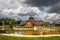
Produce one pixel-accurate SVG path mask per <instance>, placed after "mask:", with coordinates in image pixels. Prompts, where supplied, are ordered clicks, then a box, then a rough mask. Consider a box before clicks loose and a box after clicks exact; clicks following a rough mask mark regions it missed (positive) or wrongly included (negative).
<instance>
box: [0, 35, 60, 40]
mask: <svg viewBox="0 0 60 40" xmlns="http://www.w3.org/2000/svg"><path fill="white" fill-rule="evenodd" d="M0 40H60V37H58V36H55V37H14V36H1V35H0Z"/></svg>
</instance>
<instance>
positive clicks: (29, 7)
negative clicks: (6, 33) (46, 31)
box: [0, 0, 60, 21]
mask: <svg viewBox="0 0 60 40" xmlns="http://www.w3.org/2000/svg"><path fill="white" fill-rule="evenodd" d="M29 16H33V17H34V18H35V19H36V20H44V21H60V0H0V18H13V19H16V20H18V19H21V20H27V19H28V18H29Z"/></svg>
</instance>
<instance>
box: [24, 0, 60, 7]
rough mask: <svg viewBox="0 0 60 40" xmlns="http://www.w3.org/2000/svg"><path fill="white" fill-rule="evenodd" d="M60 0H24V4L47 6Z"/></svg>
mask: <svg viewBox="0 0 60 40" xmlns="http://www.w3.org/2000/svg"><path fill="white" fill-rule="evenodd" d="M59 1H60V0H26V2H25V3H26V4H29V5H31V6H49V5H53V4H56V3H58V2H59Z"/></svg>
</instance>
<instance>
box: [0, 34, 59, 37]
mask: <svg viewBox="0 0 60 40" xmlns="http://www.w3.org/2000/svg"><path fill="white" fill-rule="evenodd" d="M0 35H6V36H17V37H51V36H60V35H20V34H0Z"/></svg>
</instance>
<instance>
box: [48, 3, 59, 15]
mask: <svg viewBox="0 0 60 40" xmlns="http://www.w3.org/2000/svg"><path fill="white" fill-rule="evenodd" d="M49 13H58V14H59V13H60V3H57V4H55V5H52V7H51V9H50V10H49Z"/></svg>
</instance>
